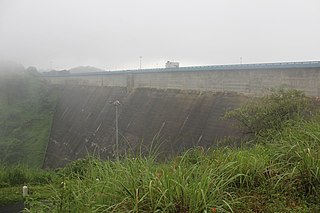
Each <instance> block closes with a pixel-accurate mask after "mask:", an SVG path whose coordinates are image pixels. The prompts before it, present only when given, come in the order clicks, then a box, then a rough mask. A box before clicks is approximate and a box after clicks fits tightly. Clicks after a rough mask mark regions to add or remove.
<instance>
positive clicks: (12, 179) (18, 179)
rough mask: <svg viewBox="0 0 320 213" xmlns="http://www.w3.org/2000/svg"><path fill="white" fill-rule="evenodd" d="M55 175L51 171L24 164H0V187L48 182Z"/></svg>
mask: <svg viewBox="0 0 320 213" xmlns="http://www.w3.org/2000/svg"><path fill="white" fill-rule="evenodd" d="M55 176H56V175H55V173H53V172H49V171H45V170H40V169H35V168H30V167H27V166H25V165H15V166H6V165H0V188H3V187H11V186H18V185H21V186H22V185H25V184H48V183H51V182H52V181H53V180H54V178H55Z"/></svg>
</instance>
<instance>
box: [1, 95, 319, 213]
mask: <svg viewBox="0 0 320 213" xmlns="http://www.w3.org/2000/svg"><path fill="white" fill-rule="evenodd" d="M279 93H280V94H281V93H282V95H285V98H280V99H279V98H278V95H279ZM288 93H290V95H288ZM282 97H284V96H282ZM285 99H291V100H292V101H290V100H289V101H288V100H286V101H285ZM293 100H296V101H293ZM260 101H261V100H260ZM266 101H267V102H268V103H269V104H270V105H266V104H261V105H260V106H261V107H258V105H256V104H258V103H252V104H250V105H247V106H244V107H243V108H241V109H238V110H236V111H232V112H229V113H227V117H229V118H232V119H235V120H237V119H238V118H239V117H240V118H242V119H241V120H238V121H239V124H241V122H245V123H246V125H247V126H244V127H243V126H242V127H243V128H244V132H246V133H248V134H249V135H250V137H247V140H246V141H243V143H242V145H241V146H239V147H225V148H212V149H208V150H204V149H203V148H202V147H196V148H193V149H190V150H188V151H186V152H185V153H183V154H182V155H180V156H177V157H175V158H174V159H171V160H168V161H167V162H158V161H157V160H156V159H157V156H156V154H150V155H147V156H146V155H139V156H130V155H127V156H123V157H121V158H120V159H119V160H115V161H102V160H99V159H98V158H96V157H88V158H86V159H82V160H77V161H75V162H73V163H71V164H69V165H67V166H66V167H65V168H63V169H60V170H57V171H55V172H52V173H48V172H45V171H43V172H42V173H41V172H40V173H37V172H31V173H29V174H30V175H29V176H28V175H26V177H29V179H24V180H23V181H20V183H22V182H23V183H27V184H28V185H29V188H30V190H31V192H32V193H31V194H30V196H29V197H28V198H27V199H26V207H27V208H26V210H25V211H26V212H177V213H187V212H188V213H191V212H208V213H209V212H319V211H320V190H319V189H320V116H319V115H318V113H317V112H316V111H315V109H314V108H312V107H313V106H314V104H313V102H312V100H310V99H308V98H306V97H305V96H304V95H303V94H302V93H301V92H297V91H287V92H286V91H280V92H277V93H274V94H272V95H270V96H268V97H266ZM272 103H273V104H272ZM301 103H303V104H304V105H301ZM293 105H295V106H297V107H293ZM290 106H291V107H290ZM268 107H269V109H267V110H266V108H268ZM270 107H271V109H270ZM309 107H311V108H312V111H311V108H309ZM284 109H285V110H284ZM237 111H238V112H237ZM255 111H256V112H255ZM261 111H263V112H262V113H261ZM280 112H281V113H280ZM239 113H241V114H242V115H241V116H239ZM257 113H261V115H263V116H260V117H259V116H255V115H258V114H257ZM273 116H276V118H275V119H277V118H278V117H279V116H282V117H281V119H278V120H277V122H276V123H273V124H272V125H270V122H271V121H272V119H271V118H272V117H273ZM259 118H260V121H259ZM267 120H269V121H270V122H266V121H267ZM263 122H264V123H263ZM248 126H252V127H257V128H252V130H254V131H250V132H248V131H247V129H246V128H247V127H248ZM258 127H259V128H258ZM6 169H8V168H2V170H3V172H0V180H1V182H6V183H8V184H7V185H17V184H18V183H10V175H7V174H8V173H7V172H5V171H6ZM18 170H21V169H19V168H18V169H17V171H18ZM27 171H28V170H26V171H25V173H26V174H27ZM12 173H14V174H15V173H19V172H12ZM12 176H14V175H11V177H12ZM32 176H33V177H32ZM35 177H37V178H35ZM39 177H45V178H39ZM13 180H16V179H15V178H13ZM20 183H19V184H20ZM7 185H6V187H7ZM21 186H22V185H21ZM6 190H8V189H7V188H6ZM0 191H2V189H1V190H0ZM0 195H1V194H0ZM20 197H21V196H20ZM20 199H21V198H20Z"/></svg>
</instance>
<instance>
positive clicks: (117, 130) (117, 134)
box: [112, 100, 121, 160]
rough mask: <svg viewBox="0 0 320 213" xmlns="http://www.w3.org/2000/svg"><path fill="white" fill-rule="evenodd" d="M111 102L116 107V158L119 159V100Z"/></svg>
mask: <svg viewBox="0 0 320 213" xmlns="http://www.w3.org/2000/svg"><path fill="white" fill-rule="evenodd" d="M112 104H113V105H114V106H115V107H116V151H115V152H116V153H115V154H116V158H117V160H119V124H118V107H119V106H120V105H121V103H120V101H119V100H115V101H114V102H112Z"/></svg>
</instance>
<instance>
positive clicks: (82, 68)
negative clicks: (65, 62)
mask: <svg viewBox="0 0 320 213" xmlns="http://www.w3.org/2000/svg"><path fill="white" fill-rule="evenodd" d="M68 71H69V72H70V73H87V72H101V71H103V70H102V69H99V68H96V67H92V66H78V67H74V68H71V69H69V70H68Z"/></svg>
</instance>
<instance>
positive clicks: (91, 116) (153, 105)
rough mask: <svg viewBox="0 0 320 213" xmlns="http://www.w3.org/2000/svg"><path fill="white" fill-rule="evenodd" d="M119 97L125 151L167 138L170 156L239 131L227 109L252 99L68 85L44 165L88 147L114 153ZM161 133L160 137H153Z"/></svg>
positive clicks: (84, 151)
mask: <svg viewBox="0 0 320 213" xmlns="http://www.w3.org/2000/svg"><path fill="white" fill-rule="evenodd" d="M116 99H118V100H119V101H120V102H121V104H122V105H121V106H120V109H119V132H120V136H119V145H120V150H121V152H122V153H123V152H126V151H128V150H135V149H136V148H137V147H140V146H141V144H143V146H145V147H148V146H150V144H151V143H152V141H157V142H156V143H162V145H161V152H162V154H163V155H165V156H169V155H171V154H172V153H177V152H181V151H183V150H184V149H186V148H189V147H191V146H195V145H197V146H204V147H208V146H211V145H214V142H215V140H216V139H219V138H223V137H226V136H236V135H238V134H239V133H238V132H237V131H236V130H234V129H232V128H231V127H230V123H228V122H226V121H222V120H221V116H222V115H223V114H224V112H225V110H226V109H228V108H235V107H238V106H240V105H241V104H242V103H244V101H246V100H247V98H245V97H244V96H239V95H235V94H223V93H211V92H205V93H204V92H202V93H200V92H194V91H179V90H156V89H136V90H134V91H132V92H131V93H129V94H127V93H126V89H125V88H120V87H80V86H69V87H66V88H64V90H63V93H62V94H61V97H60V100H59V103H58V106H57V109H56V113H55V115H54V121H53V127H52V131H51V137H50V141H49V145H48V148H47V153H46V158H45V162H44V167H59V166H63V165H64V164H66V163H68V162H70V161H72V160H74V159H77V158H79V157H83V156H85V155H86V154H87V153H88V152H90V153H92V152H95V153H98V154H99V155H100V156H101V157H112V153H113V150H114V144H115V107H114V106H113V105H111V104H110V103H109V102H111V101H114V100H116ZM155 136H158V137H157V138H158V140H153V139H154V138H155Z"/></svg>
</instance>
